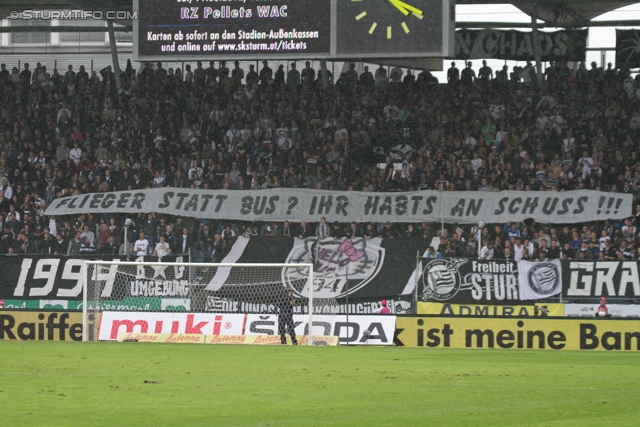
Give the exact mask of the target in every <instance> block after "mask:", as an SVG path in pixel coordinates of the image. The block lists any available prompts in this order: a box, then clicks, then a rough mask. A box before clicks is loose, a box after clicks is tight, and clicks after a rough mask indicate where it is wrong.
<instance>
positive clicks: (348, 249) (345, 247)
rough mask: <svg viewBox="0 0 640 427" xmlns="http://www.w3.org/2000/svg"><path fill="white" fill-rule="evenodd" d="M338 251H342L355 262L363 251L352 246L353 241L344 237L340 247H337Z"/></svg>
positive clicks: (362, 254)
mask: <svg viewBox="0 0 640 427" xmlns="http://www.w3.org/2000/svg"><path fill="white" fill-rule="evenodd" d="M338 252H342V253H343V254H345V255H347V256H348V257H349V259H350V260H351V262H355V261H357V260H359V259H360V258H362V257H363V256H364V251H359V250H357V249H356V248H354V247H353V242H352V241H351V239H346V240H345V241H344V242H342V244H341V245H340V247H339V248H338Z"/></svg>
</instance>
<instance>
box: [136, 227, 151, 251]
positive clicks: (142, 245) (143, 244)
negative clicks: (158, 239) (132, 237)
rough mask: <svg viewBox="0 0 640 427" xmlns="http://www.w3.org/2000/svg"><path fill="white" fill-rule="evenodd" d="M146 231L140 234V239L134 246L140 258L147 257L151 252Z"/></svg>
mask: <svg viewBox="0 0 640 427" xmlns="http://www.w3.org/2000/svg"><path fill="white" fill-rule="evenodd" d="M145 236H146V234H145V232H144V231H141V232H140V237H139V238H138V240H136V242H135V243H134V245H133V248H134V249H133V250H134V252H135V253H136V255H138V256H147V255H148V250H149V241H148V240H147V239H146V237H145Z"/></svg>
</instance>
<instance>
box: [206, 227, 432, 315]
mask: <svg viewBox="0 0 640 427" xmlns="http://www.w3.org/2000/svg"><path fill="white" fill-rule="evenodd" d="M243 239H245V238H242V237H240V238H238V240H237V241H236V242H235V243H234V245H233V247H232V248H231V250H230V251H229V254H228V256H227V258H226V259H225V260H223V261H222V262H238V263H291V264H300V263H313V264H314V265H315V268H314V271H315V274H316V275H317V276H318V277H322V286H320V285H319V284H317V286H319V287H320V288H319V289H316V290H314V298H336V299H337V300H338V301H339V303H341V304H343V303H346V297H347V295H349V298H353V299H354V300H355V299H359V300H363V301H375V299H378V298H395V297H398V296H399V295H401V294H402V293H403V290H404V289H405V287H406V285H407V283H408V282H409V279H410V277H411V275H412V272H413V270H414V269H415V264H416V255H417V253H418V252H420V253H422V252H423V251H424V249H425V248H424V244H423V242H422V239H415V240H414V239H411V240H408V239H380V238H372V239H369V240H367V239H364V238H360V237H358V238H353V239H348V238H342V239H323V240H319V239H317V238H315V237H310V238H306V239H288V238H277V237H275V238H251V239H248V240H249V241H248V242H247V241H246V240H243ZM242 274H243V272H242V271H241V269H239V268H232V269H231V271H230V272H228V273H227V274H226V276H228V277H220V276H217V275H216V277H214V278H213V279H212V283H224V284H232V280H239V281H242V278H241V277H242ZM247 274H251V272H248V273H247ZM305 274H306V272H305ZM281 277H282V281H283V282H284V284H285V285H286V286H290V287H291V288H293V289H294V292H295V293H296V294H298V296H304V297H306V295H308V293H307V292H306V291H305V289H304V288H303V287H301V286H304V284H306V281H304V280H302V281H301V279H304V278H303V277H302V276H300V275H299V274H298V272H297V271H296V269H293V268H285V269H283V272H282V275H281ZM231 278H234V279H231ZM222 279H224V281H222ZM247 280H250V278H248V279H247ZM213 288H214V286H212V285H210V286H208V287H207V288H205V290H207V291H211V290H213Z"/></svg>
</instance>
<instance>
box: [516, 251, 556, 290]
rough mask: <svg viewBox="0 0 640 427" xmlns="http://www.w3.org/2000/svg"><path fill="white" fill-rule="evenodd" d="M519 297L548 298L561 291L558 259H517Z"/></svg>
mask: <svg viewBox="0 0 640 427" xmlns="http://www.w3.org/2000/svg"><path fill="white" fill-rule="evenodd" d="M518 274H519V285H520V299H521V300H532V299H543V298H549V297H551V296H553V295H558V294H559V293H560V292H562V266H561V264H560V260H559V259H555V260H553V261H545V262H531V261H518Z"/></svg>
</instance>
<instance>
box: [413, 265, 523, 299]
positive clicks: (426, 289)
mask: <svg viewBox="0 0 640 427" xmlns="http://www.w3.org/2000/svg"><path fill="white" fill-rule="evenodd" d="M518 290H519V288H518V263H517V262H515V261H504V260H477V259H469V258H435V259H434V258H429V259H427V258H425V259H423V260H422V271H420V278H419V279H418V299H419V300H421V301H430V302H447V303H457V304H492V305H496V304H498V305H502V304H505V305H517V304H523V303H525V304H526V303H527V302H521V301H520V294H519V291H518ZM531 303H533V301H532V302H531Z"/></svg>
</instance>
